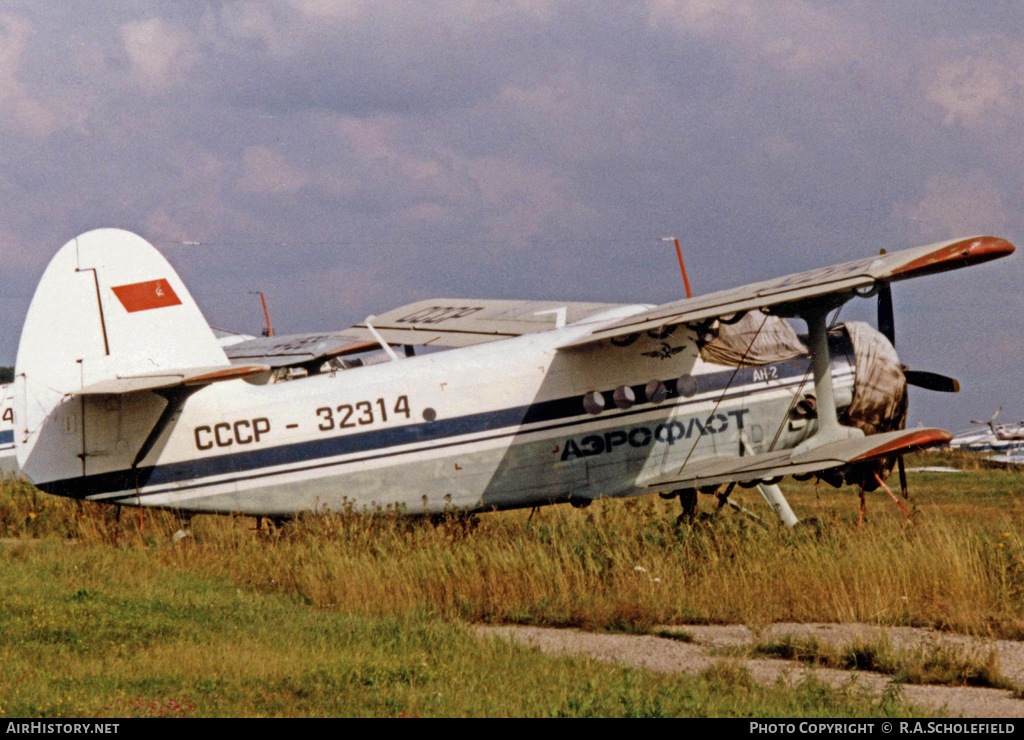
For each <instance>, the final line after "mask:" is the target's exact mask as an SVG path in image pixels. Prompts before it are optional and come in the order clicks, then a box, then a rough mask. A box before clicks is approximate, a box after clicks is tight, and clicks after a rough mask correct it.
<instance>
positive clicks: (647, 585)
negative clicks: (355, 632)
mask: <svg viewBox="0 0 1024 740" xmlns="http://www.w3.org/2000/svg"><path fill="white" fill-rule="evenodd" d="M979 475H980V476H988V478H987V481H988V482H987V483H982V484H979V483H978V480H977V479H978V476H979ZM1002 475H1003V474H1002V473H995V472H993V473H991V474H989V473H977V474H972V476H971V478H972V480H971V482H970V483H969V485H970V486H976V485H982V486H985V485H988V486H989V488H988V489H987V490H989V491H990V493H989V494H987V498H986V502H985V503H984V504H981V505H975V506H974V508H973V509H971V512H972V514H971V515H970V516H963V515H961V514H960V513H959V512H960V511H961V510H962V508H963V507H964V506H965V504H964V502H963V501H962V500H961V499H962V498H963V495H962V493H961V492H960V491H958V490H956V487H957V486H962V485H968V483H967V482H966V481H962V480H961V479H958V478H956V477H955V476H945V477H943V478H940V479H937V482H935V481H933V482H932V483H929V482H928V481H927V480H924V481H923V482H919V483H918V485H917V488H918V489H919V490H923V491H924V493H923V495H919V496H918V500H919V501H920V502H921V506H920V507H919V509H918V511H917V513H916V515H915V520H914V522H913V523H911V522H908V521H907V520H906V519H905V518H904V517H903V516H902V514H899V512H898V511H897V510H896V509H895V507H893V506H892V505H891V504H890V503H889V502H887V501H884V500H882V498H881V497H878V496H873V500H872V502H871V504H872V505H871V507H870V508H869V514H870V518H869V520H868V522H867V524H866V525H865V526H864V527H861V528H858V527H857V526H856V501H857V499H856V496H855V495H854V494H852V492H850V491H845V492H838V493H834V492H833V491H832V489H821V488H816V487H813V486H803V487H802V488H800V489H797V490H794V491H790V492H789V493H790V499H791V501H792V503H793V505H794V508H796V509H797V510H798V511H800V512H801V513H802V515H804V516H807V515H808V514H809V513H813V514H817V515H818V520H819V525H818V526H816V527H814V526H807V527H803V528H799V529H797V530H796V531H786V530H783V529H780V528H777V527H774V526H772V527H769V528H765V527H762V526H758V525H756V524H754V523H752V522H750V521H749V520H747V519H745V518H743V517H742V516H738V515H733V514H729V513H727V514H724V515H722V516H721V517H719V518H718V519H717V520H715V521H713V522H698V523H696V524H693V525H688V524H684V525H678V524H676V522H675V516H676V514H677V513H678V509H677V504H675V502H665V501H662V500H661V499H659V498H658V497H645V498H641V499H633V500H628V501H606V502H597V503H595V504H594V505H593V506H591V507H590V508H588V509H585V510H583V511H577V510H575V509H571V508H569V507H548V508H546V509H541V510H539V511H537V512H535V513H532V514H531V512H526V511H522V512H505V513H499V514H487V515H482V516H480V517H479V521H478V523H477V525H476V526H475V527H468V526H466V523H465V522H463V521H459V520H450V521H448V522H447V523H444V524H442V525H439V526H434V525H431V524H430V523H428V522H426V521H422V520H415V519H410V518H404V517H400V516H396V515H394V514H393V513H386V512H380V513H375V514H356V513H341V514H335V515H331V516H315V517H308V518H303V519H300V520H298V521H297V522H294V523H292V524H288V525H286V526H285V527H283V528H282V529H280V530H274V531H273V532H270V533H268V532H267V531H266V530H263V531H262V532H260V533H257V532H256V531H255V522H254V520H252V519H247V518H241V517H239V518H232V517H215V516H206V517H197V518H196V519H195V520H194V521H193V526H192V536H190V537H187V538H185V539H183V540H181V541H180V542H178V543H176V544H172V543H171V533H172V532H174V531H175V530H176V529H177V528H178V526H179V525H178V523H177V520H176V519H175V517H174V516H173V515H172V514H170V513H167V512H150V511H147V512H145V513H144V514H143V515H142V518H141V519H140V515H139V512H138V510H135V509H126V510H124V511H123V512H122V515H121V516H120V518H119V519H118V518H117V517H116V516H115V512H114V509H113V508H112V507H104V506H101V505H94V504H82V505H78V504H76V503H74V502H68V501H62V500H59V499H55V498H52V497H48V496H45V495H43V494H40V493H38V492H36V491H35V490H34V489H32V488H31V487H30V486H28V485H27V484H24V483H8V484H7V485H6V486H4V487H3V488H2V489H0V536H7V537H11V536H14V537H21V538H31V537H42V536H47V535H54V536H59V537H62V538H64V539H66V540H68V541H75V542H78V543H79V544H80V545H88V544H95V545H97V546H100V547H106V548H111V547H113V548H129V549H130V548H136V547H142V548H147V549H148V551H149V552H150V554H149V555H148V557H155V558H158V559H159V560H160V561H161V562H162V563H163V565H164V566H166V567H168V568H171V569H173V570H174V571H176V572H180V573H195V574H201V575H203V576H204V577H215V578H225V579H228V580H230V581H232V582H234V583H237V584H240V585H244V586H246V587H247V588H252V589H254V590H255V591H257V592H268V593H269V592H285V593H293V594H296V595H297V596H298V597H299V598H301V599H302V600H304V601H305V602H306V603H308V604H311V605H314V606H316V607H318V608H322V609H330V610H337V611H341V612H344V613H348V614H362V615H366V616H377V617H379V616H385V615H392V614H396V613H406V612H410V611H415V612H417V613H423V614H429V615H432V616H436V617H441V618H445V619H458V620H465V621H472V622H480V621H483V622H518V623H526V624H538V625H572V626H580V627H586V628H608V629H619V630H622V629H625V630H645V629H648V628H649V627H651V626H653V625H655V624H659V623H685V622H705V623H744V624H748V625H751V626H755V627H756V626H759V625H764V624H768V623H770V622H776V621H799V622H811V621H865V622H871V623H877V624H904V625H922V626H935V627H941V628H945V629H951V630H958V631H963V632H968V633H972V634H979V635H990V636H1003V637H1021V636H1024V598H1022V596H1024V548H1022V544H1024V543H1022V536H1021V526H1020V524H1021V505H1020V500H1019V499H1020V497H1019V494H1017V493H1014V492H1013V491H1006V492H1003V493H999V490H998V489H999V487H1001V486H1003V485H1004V482H1005V480H1007V479H1004V478H1002V477H1000V476H1002ZM992 489H995V492H994V493H992V492H991V491H992ZM997 494H998V495H997ZM748 503H749V505H751V506H754V505H755V504H756V501H755V500H754V499H750V501H749V502H748ZM704 506H705V507H706V506H707V503H705V504H704ZM117 563H119V564H114V563H112V564H110V566H109V567H110V568H111V569H114V570H112V571H107V572H103V573H102V574H100V575H99V576H98V580H97V583H102V582H103V579H108V578H131V574H130V573H118V572H115V571H116V569H117V568H124V567H126V566H125V565H124V563H125V561H124V560H123V559H122V560H118V561H117Z"/></svg>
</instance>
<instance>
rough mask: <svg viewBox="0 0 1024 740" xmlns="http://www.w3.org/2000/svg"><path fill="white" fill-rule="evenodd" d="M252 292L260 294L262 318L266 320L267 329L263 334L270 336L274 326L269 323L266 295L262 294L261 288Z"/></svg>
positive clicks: (272, 334) (272, 333)
mask: <svg viewBox="0 0 1024 740" xmlns="http://www.w3.org/2000/svg"><path fill="white" fill-rule="evenodd" d="M254 292H256V293H259V294H260V303H262V304H263V318H264V319H266V321H267V330H266V332H265V334H264V336H267V337H272V336H274V327H273V326H271V325H270V311H268V310H267V297H266V296H265V295H263V291H262V290H257V291H254Z"/></svg>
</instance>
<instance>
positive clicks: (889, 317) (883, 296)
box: [878, 283, 896, 347]
mask: <svg viewBox="0 0 1024 740" xmlns="http://www.w3.org/2000/svg"><path fill="white" fill-rule="evenodd" d="M878 331H880V332H881V333H882V334H883V335H884V336H885V338H886V339H888V340H889V344H891V345H892V346H893V347H895V346H896V317H895V316H894V314H893V310H892V287H891V286H890V285H889V283H881V284H880V285H879V286H878Z"/></svg>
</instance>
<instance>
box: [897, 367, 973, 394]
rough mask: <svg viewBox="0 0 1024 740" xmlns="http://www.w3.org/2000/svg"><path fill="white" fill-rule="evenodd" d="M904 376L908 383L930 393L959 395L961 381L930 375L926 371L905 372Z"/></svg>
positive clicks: (935, 374) (934, 374)
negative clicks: (925, 389)
mask: <svg viewBox="0 0 1024 740" xmlns="http://www.w3.org/2000/svg"><path fill="white" fill-rule="evenodd" d="M903 375H904V376H906V378H907V383H909V384H910V385H916V386H917V387H918V388H927V389H928V390H930V391H939V392H940V393H959V392H960V381H959V380H957V379H956V378H950V377H947V376H945V375H939V374H938V373H930V372H927V371H925V370H904V371H903Z"/></svg>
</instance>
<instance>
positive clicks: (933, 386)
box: [878, 282, 960, 393]
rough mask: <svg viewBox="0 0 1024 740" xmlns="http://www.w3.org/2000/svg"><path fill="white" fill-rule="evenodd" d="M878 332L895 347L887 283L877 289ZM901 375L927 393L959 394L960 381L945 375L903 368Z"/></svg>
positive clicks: (894, 331)
mask: <svg viewBox="0 0 1024 740" xmlns="http://www.w3.org/2000/svg"><path fill="white" fill-rule="evenodd" d="M878 331H880V332H881V333H882V334H883V335H885V338H886V339H888V340H889V344H891V345H892V346H893V347H895V346H896V318H895V315H894V313H893V310H892V287H891V286H890V285H889V283H886V282H883V283H881V284H880V285H879V287H878ZM903 375H904V376H905V377H906V379H907V383H908V384H910V385H914V386H917V387H918V388H924V389H926V390H929V391H939V392H940V393H959V392H960V381H959V380H957V379H956V378H950V377H948V376H946V375H939V374H938V373H932V372H928V371H927V370H911V369H909V368H908V367H906V366H905V365H904V366H903Z"/></svg>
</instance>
